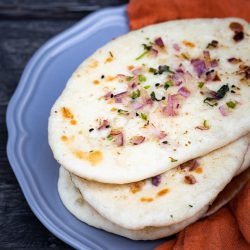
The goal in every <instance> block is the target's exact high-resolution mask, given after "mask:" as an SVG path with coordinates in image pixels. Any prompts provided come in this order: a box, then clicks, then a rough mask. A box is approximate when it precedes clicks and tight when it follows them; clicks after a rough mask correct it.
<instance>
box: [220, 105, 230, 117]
mask: <svg viewBox="0 0 250 250" xmlns="http://www.w3.org/2000/svg"><path fill="white" fill-rule="evenodd" d="M219 111H220V113H221V114H222V115H223V116H228V115H229V114H230V112H229V109H228V108H227V107H226V105H221V106H220V107H219Z"/></svg>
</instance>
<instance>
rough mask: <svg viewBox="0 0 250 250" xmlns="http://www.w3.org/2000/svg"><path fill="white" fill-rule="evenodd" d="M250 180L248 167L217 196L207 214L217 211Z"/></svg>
mask: <svg viewBox="0 0 250 250" xmlns="http://www.w3.org/2000/svg"><path fill="white" fill-rule="evenodd" d="M249 180H250V168H249V167H248V168H247V169H246V170H245V171H244V172H242V173H241V174H239V175H237V176H236V177H234V178H233V180H232V181H230V182H229V183H228V184H227V186H226V187H225V188H224V189H223V191H222V192H220V193H219V195H218V196H217V197H216V199H215V200H214V202H213V203H212V205H211V206H210V207H209V209H208V211H207V212H206V214H205V216H210V215H211V214H213V213H215V212H217V211H218V210H219V209H220V208H221V207H223V206H224V205H226V204H227V203H228V202H229V201H231V200H232V199H233V198H234V197H235V196H236V195H237V194H238V193H239V192H240V191H241V190H242V189H243V188H244V186H245V185H246V183H247V182H248V181H249Z"/></svg>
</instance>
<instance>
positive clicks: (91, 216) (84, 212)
mask: <svg viewBox="0 0 250 250" xmlns="http://www.w3.org/2000/svg"><path fill="white" fill-rule="evenodd" d="M58 192H59V195H60V198H61V200H62V202H63V204H64V205H65V207H66V208H67V209H68V210H69V211H70V212H71V213H72V214H73V215H74V216H75V217H76V218H78V219H79V220H81V221H83V222H85V223H87V224H88V225H90V226H93V227H96V228H100V229H103V230H105V231H107V232H111V233H114V234H118V235H121V236H124V237H127V238H129V239H133V240H154V239H160V238H163V237H167V236H169V235H172V234H175V233H177V232H179V231H181V230H182V229H183V228H185V227H186V226H188V225H190V224H192V223H193V222H194V221H196V220H198V219H199V218H200V217H201V216H202V215H203V214H204V213H205V211H206V210H207V209H208V206H205V207H204V208H203V209H202V210H201V211H199V212H198V213H197V214H196V215H195V216H193V217H192V218H189V219H187V220H185V221H183V222H180V223H178V224H175V225H171V226H168V227H160V228H156V227H147V228H144V229H141V230H129V229H125V228H123V227H120V226H118V225H115V224H114V223H112V222H110V221H109V220H107V219H105V218H104V217H102V216H101V215H100V214H99V213H98V212H96V210H94V209H93V208H92V207H91V206H90V205H89V204H88V203H87V202H86V201H85V200H84V199H83V197H82V195H81V193H80V192H79V190H78V189H77V188H76V187H75V186H74V184H73V182H72V180H71V177H70V173H69V172H68V171H67V170H65V169H64V168H63V167H60V171H59V179H58Z"/></svg>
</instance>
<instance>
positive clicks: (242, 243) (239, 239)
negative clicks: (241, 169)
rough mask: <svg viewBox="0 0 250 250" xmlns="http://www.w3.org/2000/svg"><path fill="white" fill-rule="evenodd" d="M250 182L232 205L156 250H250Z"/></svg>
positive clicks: (197, 223) (183, 231) (185, 230)
mask: <svg viewBox="0 0 250 250" xmlns="http://www.w3.org/2000/svg"><path fill="white" fill-rule="evenodd" d="M249 211H250V181H248V184H247V185H246V186H245V187H244V189H243V190H242V191H241V192H240V193H239V194H238V195H237V196H236V197H235V198H234V199H233V200H232V201H231V202H230V203H229V204H228V206H227V207H224V208H221V209H220V210H219V211H218V212H216V213H215V214H214V215H212V216H209V217H208V218H207V219H204V220H200V221H198V222H196V223H194V224H193V225H190V226H189V227H187V228H185V229H184V230H182V231H181V232H180V233H179V234H178V235H177V237H176V239H173V240H169V241H166V242H165V243H163V244H162V245H160V246H159V247H157V248H156V249H155V250H173V249H174V250H201V249H202V250H249V249H250V216H249Z"/></svg>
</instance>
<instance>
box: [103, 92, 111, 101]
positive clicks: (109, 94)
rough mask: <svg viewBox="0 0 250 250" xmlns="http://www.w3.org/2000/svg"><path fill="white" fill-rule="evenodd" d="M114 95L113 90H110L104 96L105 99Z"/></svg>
mask: <svg viewBox="0 0 250 250" xmlns="http://www.w3.org/2000/svg"><path fill="white" fill-rule="evenodd" d="M112 95H113V94H112V92H110V91H109V92H108V93H106V94H105V95H104V96H103V97H104V100H108V99H110V98H111V96H112Z"/></svg>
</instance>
